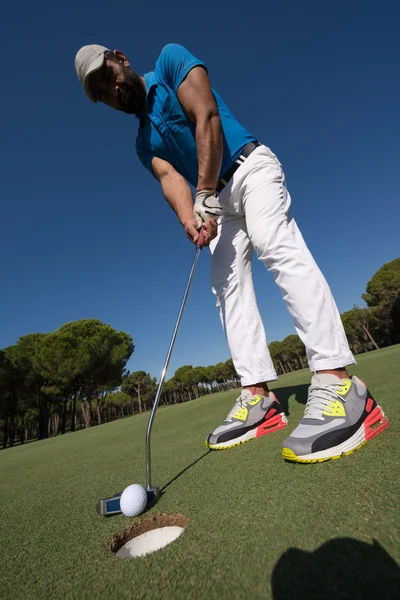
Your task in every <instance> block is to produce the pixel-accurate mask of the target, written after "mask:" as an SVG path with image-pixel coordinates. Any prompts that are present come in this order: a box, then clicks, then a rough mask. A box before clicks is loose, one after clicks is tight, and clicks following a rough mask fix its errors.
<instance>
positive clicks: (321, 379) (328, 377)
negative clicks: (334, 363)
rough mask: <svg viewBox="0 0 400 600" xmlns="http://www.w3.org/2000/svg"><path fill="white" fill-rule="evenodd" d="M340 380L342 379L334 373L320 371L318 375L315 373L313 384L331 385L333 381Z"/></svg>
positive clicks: (337, 381)
mask: <svg viewBox="0 0 400 600" xmlns="http://www.w3.org/2000/svg"><path fill="white" fill-rule="evenodd" d="M340 381H342V380H341V379H340V377H337V375H332V373H318V374H317V375H313V377H312V379H311V385H313V386H316V387H318V386H320V385H321V384H322V385H331V384H332V383H339V382H340Z"/></svg>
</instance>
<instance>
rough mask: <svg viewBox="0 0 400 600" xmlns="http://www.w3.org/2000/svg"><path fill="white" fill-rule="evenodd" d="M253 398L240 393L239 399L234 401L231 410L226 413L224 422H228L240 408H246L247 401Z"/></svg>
mask: <svg viewBox="0 0 400 600" xmlns="http://www.w3.org/2000/svg"><path fill="white" fill-rule="evenodd" d="M252 397H253V396H248V395H247V394H246V393H243V392H241V394H240V396H239V398H238V399H237V400H236V402H235V404H234V406H233V408H232V410H231V411H230V412H229V413H228V416H227V417H226V419H225V421H230V420H231V419H232V417H233V415H234V414H235V413H236V412H237V411H238V410H239V409H240V408H242V406H246V405H247V403H248V401H249V400H251V399H252Z"/></svg>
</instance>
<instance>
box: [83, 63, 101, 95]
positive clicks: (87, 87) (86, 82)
mask: <svg viewBox="0 0 400 600" xmlns="http://www.w3.org/2000/svg"><path fill="white" fill-rule="evenodd" d="M104 60H105V56H104V53H103V52H102V53H101V54H100V56H98V57H97V58H96V59H95V60H94V61H93V62H92V64H91V65H90V68H89V70H88V72H87V73H86V76H85V79H84V81H83V89H84V90H85V92H86V95H87V97H88V98H89V100H91V101H92V102H95V103H96V102H97V98H96V97H95V96H94V95H93V94H92V90H91V89H90V85H89V77H90V76H91V75H93V73H95V72H96V71H98V70H99V69H101V67H102V66H103V64H104Z"/></svg>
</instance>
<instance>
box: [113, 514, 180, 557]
mask: <svg viewBox="0 0 400 600" xmlns="http://www.w3.org/2000/svg"><path fill="white" fill-rule="evenodd" d="M187 524H188V520H187V518H186V517H184V516H183V515H165V514H155V515H152V516H151V517H147V518H146V519H142V520H141V521H138V522H137V523H134V524H133V525H128V526H127V527H125V528H124V529H123V530H122V531H120V532H119V533H116V534H114V535H113V537H112V538H111V542H110V550H111V552H113V553H114V554H115V556H117V557H118V558H136V557H139V556H146V554H151V553H152V552H156V550H160V549H161V548H165V546H168V544H170V543H171V542H173V541H174V540H176V539H177V538H178V537H179V536H180V535H181V534H182V533H183V531H184V529H185V527H186V525H187Z"/></svg>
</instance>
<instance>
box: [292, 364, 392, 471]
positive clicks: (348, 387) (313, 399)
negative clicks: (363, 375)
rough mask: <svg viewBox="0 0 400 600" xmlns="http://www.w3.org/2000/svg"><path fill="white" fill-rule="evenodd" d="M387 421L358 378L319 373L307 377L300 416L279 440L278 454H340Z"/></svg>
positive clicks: (312, 458)
mask: <svg viewBox="0 0 400 600" xmlns="http://www.w3.org/2000/svg"><path fill="white" fill-rule="evenodd" d="M388 425H389V422H388V420H387V418H386V417H385V415H384V413H383V411H382V409H381V407H380V406H378V404H377V403H376V402H375V400H374V399H373V397H372V396H371V394H370V393H369V391H368V389H367V386H366V385H365V383H364V382H363V381H361V379H359V378H358V377H355V376H353V377H351V378H349V379H347V378H346V379H340V378H339V377H336V375H333V374H331V373H319V374H318V375H314V376H313V378H312V380H311V385H310V388H309V392H308V399H307V404H306V409H305V411H304V417H303V419H302V420H301V421H300V424H299V425H298V426H297V427H296V429H295V430H294V431H293V433H292V434H291V435H290V436H289V437H288V438H287V439H286V440H285V441H284V442H283V451H282V456H283V458H285V459H286V460H289V461H293V462H300V463H315V462H323V461H325V460H329V459H336V458H340V457H341V456H343V455H346V454H351V453H352V452H353V451H354V450H356V449H357V448H359V447H360V446H362V445H363V444H365V442H367V441H368V440H370V439H371V438H373V437H374V436H375V435H377V434H378V433H380V432H381V431H383V430H384V429H385V428H386V427H387V426H388Z"/></svg>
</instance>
